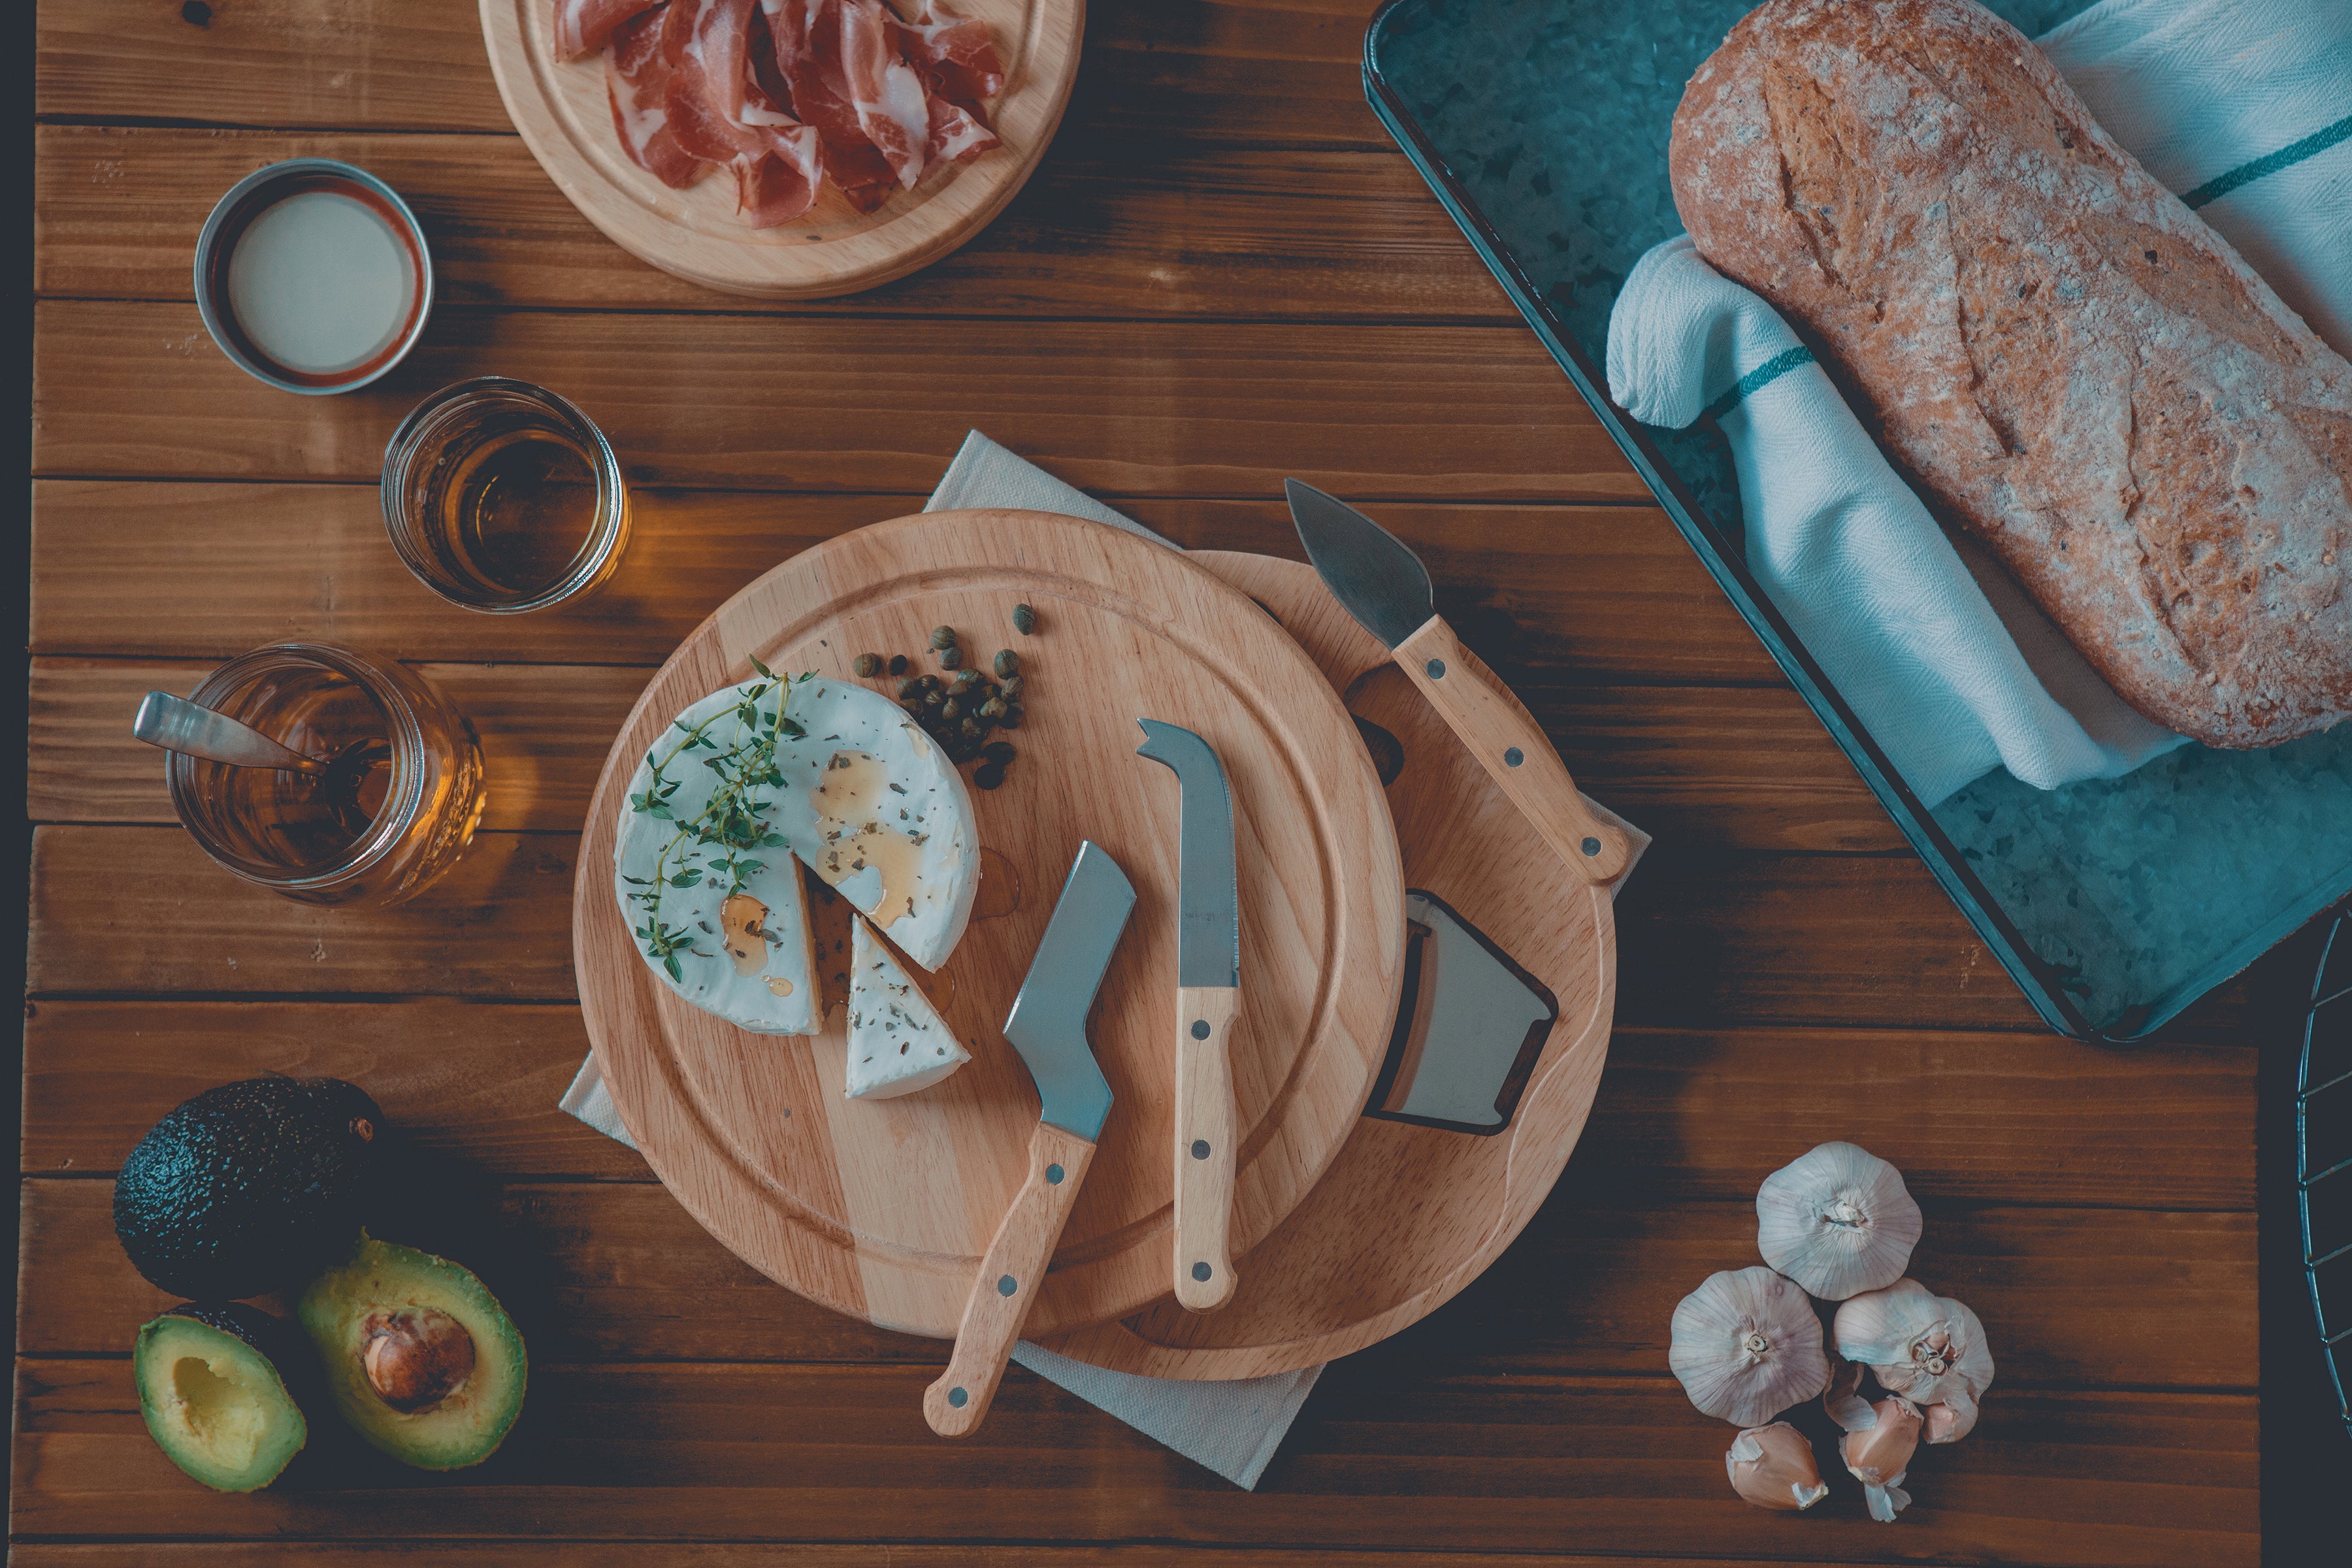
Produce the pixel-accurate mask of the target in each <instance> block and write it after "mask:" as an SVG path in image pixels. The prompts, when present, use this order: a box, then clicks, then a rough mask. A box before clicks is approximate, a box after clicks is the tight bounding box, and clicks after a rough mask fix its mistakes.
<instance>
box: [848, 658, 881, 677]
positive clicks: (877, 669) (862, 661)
mask: <svg viewBox="0 0 2352 1568" xmlns="http://www.w3.org/2000/svg"><path fill="white" fill-rule="evenodd" d="M849 668H852V669H854V670H856V672H857V673H858V675H859V676H860V677H866V676H875V675H879V674H881V673H882V660H881V658H879V657H877V655H874V654H870V653H861V654H859V655H858V656H857V657H856V658H854V659H851V660H850V661H849Z"/></svg>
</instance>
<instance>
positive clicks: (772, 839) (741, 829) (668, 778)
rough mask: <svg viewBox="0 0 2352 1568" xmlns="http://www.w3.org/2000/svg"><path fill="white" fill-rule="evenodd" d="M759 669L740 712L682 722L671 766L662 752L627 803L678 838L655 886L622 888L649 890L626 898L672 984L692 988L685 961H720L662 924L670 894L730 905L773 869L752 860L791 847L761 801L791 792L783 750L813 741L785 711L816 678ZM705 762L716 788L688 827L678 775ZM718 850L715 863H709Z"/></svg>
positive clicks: (635, 881) (639, 880)
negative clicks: (779, 760) (680, 811)
mask: <svg viewBox="0 0 2352 1568" xmlns="http://www.w3.org/2000/svg"><path fill="white" fill-rule="evenodd" d="M751 668H753V669H756V670H758V671H759V672H760V675H761V679H760V680H759V681H758V682H757V683H755V684H753V685H751V686H749V687H746V688H745V689H744V690H743V694H742V696H741V697H740V699H739V700H737V701H736V702H735V704H734V705H733V706H732V707H730V708H725V709H721V710H719V711H718V712H716V713H713V714H711V715H709V717H708V718H706V719H704V720H703V721H701V722H700V723H698V724H695V725H692V726H689V725H688V723H687V722H686V721H685V720H684V719H683V718H680V719H677V720H673V721H671V727H672V728H673V729H676V730H678V731H682V732H683V733H682V735H681V738H680V739H679V740H678V741H677V742H676V743H675V744H674V745H672V746H671V747H670V749H669V754H668V755H667V756H660V755H657V754H656V753H657V752H658V748H656V749H655V750H654V751H648V752H646V767H647V768H648V769H649V770H651V776H650V777H649V778H648V779H647V780H646V787H645V789H644V790H643V792H641V793H639V794H636V795H631V796H629V810H630V811H631V812H633V813H635V814H636V815H637V816H650V817H653V818H655V819H656V820H659V821H667V822H676V823H677V830H676V831H675V832H673V833H672V834H671V835H670V836H669V838H668V840H667V842H666V843H664V844H663V845H662V847H661V853H660V854H658V855H656V856H655V857H654V865H653V873H654V874H653V875H652V876H651V877H649V878H647V877H632V876H629V875H627V874H626V873H624V874H623V875H622V878H621V880H623V881H625V882H627V883H629V884H631V885H632V886H634V887H636V888H638V889H643V890H642V891H639V892H635V893H631V894H629V895H628V899H629V901H630V902H632V903H635V904H640V905H643V906H644V910H645V923H644V924H643V925H640V926H638V927H636V928H635V936H636V938H637V940H638V941H639V942H642V943H644V944H645V950H646V957H648V958H652V959H655V960H656V961H658V962H659V963H660V964H661V966H662V967H663V968H664V969H666V970H667V971H668V972H669V977H670V978H671V979H672V980H681V981H682V980H683V979H685V973H684V972H683V971H682V970H681V969H680V967H679V965H678V962H677V955H678V954H679V953H681V952H684V953H691V954H693V955H695V956H696V957H699V958H709V957H711V956H713V955H712V954H710V953H708V952H704V951H703V950H702V949H701V948H699V947H697V946H696V945H695V931H694V930H693V929H692V928H689V927H687V926H683V925H677V926H674V925H671V924H669V923H668V922H667V921H664V920H663V919H662V910H661V904H662V896H663V894H664V893H666V892H667V891H668V890H669V889H674V888H675V889H685V888H691V887H695V886H697V885H700V886H702V887H706V888H724V889H726V892H725V893H724V894H723V895H722V897H726V898H732V897H734V896H735V895H736V894H737V893H740V892H741V891H743V888H744V884H745V882H746V881H747V880H748V879H750V878H751V877H753V876H756V875H757V874H758V873H760V872H761V871H764V870H766V869H767V862H765V861H763V860H758V859H754V858H751V857H752V852H753V851H756V850H761V849H782V848H783V847H785V840H784V836H783V835H782V834H781V833H778V832H776V831H774V830H773V829H772V828H771V827H769V826H768V825H767V821H766V813H767V811H768V809H769V807H770V806H772V805H774V804H775V797H774V796H772V795H769V796H764V797H763V796H761V795H760V794H759V793H758V792H760V791H761V790H763V789H768V790H774V789H782V788H783V787H784V773H783V770H782V768H780V767H778V766H777V765H776V742H778V741H780V740H791V741H797V740H800V739H802V738H803V735H804V734H805V733H806V731H803V729H802V728H801V726H800V725H799V724H798V723H797V722H796V721H793V719H791V718H789V717H787V716H786V714H785V711H784V709H785V707H786V704H787V702H788V701H789V700H790V698H791V694H792V688H793V686H794V685H796V684H798V683H799V681H802V680H806V679H809V676H808V674H806V673H803V674H802V675H801V676H799V677H798V678H797V679H794V680H791V681H788V680H785V679H783V678H782V677H781V676H779V675H777V674H776V672H775V671H774V670H772V669H770V668H768V667H767V666H766V665H764V664H761V662H760V661H759V660H758V659H756V658H755V659H753V660H752V661H751ZM770 693H774V695H775V705H774V707H773V708H772V710H767V711H764V712H763V711H762V710H761V707H760V703H761V699H763V698H765V697H767V696H768V695H769V694H770ZM730 718H731V719H733V720H734V721H735V725H736V729H735V734H734V737H733V740H732V743H731V744H728V745H721V744H720V743H719V740H718V739H717V738H716V737H714V736H713V735H712V734H711V732H710V731H711V728H712V726H714V725H716V724H718V723H719V721H721V720H725V719H730ZM692 752H709V753H711V754H710V755H709V756H705V757H698V758H695V759H694V760H695V761H698V762H699V763H701V764H702V765H703V766H704V767H706V768H709V770H710V771H711V772H713V773H716V774H718V775H719V777H718V782H717V784H716V787H714V788H713V789H712V790H711V792H710V798H709V800H708V801H707V802H705V803H704V805H703V807H702V809H701V810H700V811H698V812H697V813H696V814H695V815H694V816H692V817H690V818H685V819H681V818H679V817H678V816H677V814H676V812H675V811H674V810H673V808H672V806H671V801H672V800H673V798H674V797H675V796H676V795H677V792H678V787H679V785H680V784H683V783H684V782H685V780H684V779H683V778H680V777H673V776H672V774H671V772H670V770H671V769H672V768H673V767H677V766H678V765H679V763H680V759H681V758H686V757H688V754H689V753H692ZM714 850H715V851H716V854H712V853H710V852H711V851H714ZM696 923H697V924H698V925H699V926H700V927H701V930H702V931H706V932H707V931H709V930H710V928H709V925H708V924H707V923H704V922H701V921H698V922H696Z"/></svg>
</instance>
